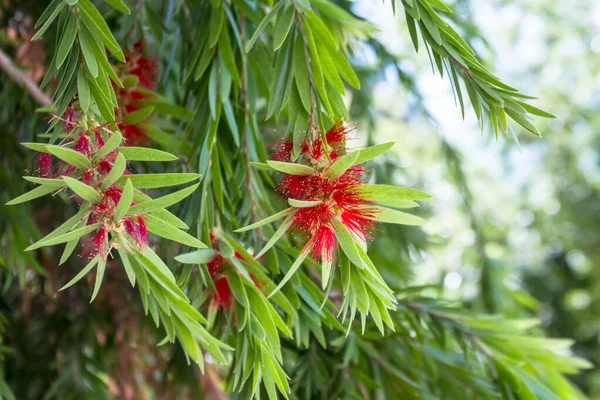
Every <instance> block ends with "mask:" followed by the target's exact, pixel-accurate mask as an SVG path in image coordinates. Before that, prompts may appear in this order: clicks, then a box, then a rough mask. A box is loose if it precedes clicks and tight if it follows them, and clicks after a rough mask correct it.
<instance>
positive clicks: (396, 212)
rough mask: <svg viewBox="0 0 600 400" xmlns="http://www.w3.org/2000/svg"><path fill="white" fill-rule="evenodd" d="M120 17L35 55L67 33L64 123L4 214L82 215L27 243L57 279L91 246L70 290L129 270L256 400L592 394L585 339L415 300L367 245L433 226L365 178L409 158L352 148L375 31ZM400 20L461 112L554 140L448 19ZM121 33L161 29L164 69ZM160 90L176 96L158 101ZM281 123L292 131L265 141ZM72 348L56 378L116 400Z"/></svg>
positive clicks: (266, 17) (156, 317) (63, 11)
mask: <svg viewBox="0 0 600 400" xmlns="http://www.w3.org/2000/svg"><path fill="white" fill-rule="evenodd" d="M105 3H106V4H107V5H108V6H110V7H112V8H114V9H115V10H117V11H119V12H121V13H124V14H125V15H124V16H118V17H116V16H115V14H114V13H113V14H111V15H112V16H114V18H112V17H111V19H110V20H107V21H106V20H105V19H104V17H103V16H102V14H101V12H100V11H99V10H102V7H99V8H97V7H96V6H95V5H94V4H93V3H92V2H91V1H90V0H53V1H52V2H51V3H50V4H49V6H48V7H47V9H46V11H45V12H44V13H43V14H42V15H41V17H40V18H39V20H38V23H37V27H38V28H39V30H38V31H37V33H36V35H35V36H34V39H39V38H41V37H43V36H44V35H45V34H46V32H51V31H50V28H51V27H53V26H55V27H56V38H57V40H56V43H55V51H54V54H53V58H52V60H51V62H50V64H49V70H48V74H47V76H46V78H45V80H44V82H43V85H42V86H45V85H51V84H52V85H55V87H54V97H53V100H54V110H53V111H54V117H53V119H52V121H51V123H50V124H49V125H50V128H49V130H48V131H47V133H46V134H43V135H41V138H44V139H48V140H47V141H45V142H44V143H40V142H32V143H29V142H26V143H24V145H25V147H26V148H28V149H30V150H33V151H36V152H37V153H38V156H37V158H36V166H35V171H33V172H34V176H29V177H26V180H27V181H29V182H31V183H33V184H35V185H36V186H35V188H34V189H33V190H31V191H29V192H27V193H25V194H23V195H20V196H18V197H17V198H15V199H13V200H11V201H9V202H8V203H7V204H8V205H14V204H19V203H24V202H27V201H32V200H35V199H38V198H41V197H42V196H45V195H48V194H52V195H53V196H54V197H60V198H62V199H63V200H65V201H67V203H71V204H74V205H77V206H78V211H77V212H76V213H75V215H73V216H71V217H70V218H69V219H68V220H67V221H66V222H63V223H62V224H61V225H60V226H58V228H56V229H54V230H53V231H52V232H50V233H49V234H47V235H46V236H44V237H43V238H41V239H39V240H37V241H36V242H35V243H33V244H32V245H30V246H29V247H28V248H27V249H26V250H29V251H32V250H38V249H41V248H43V247H49V246H54V245H58V244H64V245H65V248H64V251H63V253H62V256H61V257H60V261H59V264H62V263H66V262H67V260H68V259H69V257H70V256H71V255H72V253H73V252H74V250H75V248H76V247H77V245H78V243H79V242H80V241H83V242H85V246H84V251H83V252H82V256H85V258H86V260H87V264H86V265H85V266H79V267H81V268H80V270H79V272H78V273H77V274H76V276H75V277H74V278H72V279H71V280H70V281H69V282H68V283H67V284H66V285H64V286H63V288H62V289H63V290H66V291H75V290H77V289H76V287H77V285H75V283H78V282H79V281H80V280H82V279H83V278H84V277H86V276H88V274H89V273H90V272H91V271H92V269H94V268H95V271H96V274H95V275H96V278H95V284H94V285H93V289H92V293H91V298H92V300H94V299H96V301H97V299H98V298H99V296H101V294H102V293H101V291H104V290H105V289H104V288H105V287H106V284H107V283H106V281H107V280H108V281H109V282H110V280H109V279H108V278H105V276H106V275H107V274H108V270H109V268H108V265H109V261H110V258H111V257H115V258H116V257H118V259H119V260H120V263H121V264H122V268H118V273H119V274H120V275H122V276H124V277H126V279H127V280H128V281H129V283H130V284H131V285H132V286H135V285H136V284H137V285H138V289H139V293H140V297H141V300H142V301H141V303H142V306H141V308H142V309H143V312H144V313H145V314H146V315H147V314H150V316H151V319H152V321H153V322H154V324H155V325H156V327H157V328H158V327H159V326H162V328H161V329H160V330H159V332H160V333H161V335H162V336H163V337H165V336H166V337H165V338H164V340H163V342H162V343H163V344H164V343H167V342H174V341H175V340H177V341H178V343H179V345H180V346H178V347H176V348H177V349H180V350H175V351H180V353H181V356H180V358H181V359H182V360H185V361H187V362H188V363H189V361H190V360H192V361H194V362H195V363H197V364H198V365H199V367H200V369H201V370H203V368H204V362H205V361H204V354H205V353H208V354H210V356H211V357H207V360H208V361H209V362H210V363H211V364H214V366H216V368H217V369H218V370H219V373H220V374H222V376H223V377H224V381H225V382H224V384H225V386H226V388H227V390H228V391H229V392H232V393H236V394H237V395H239V396H240V397H243V398H253V397H254V398H259V397H260V396H265V395H266V396H267V397H268V398H270V399H275V398H277V396H278V392H279V393H280V394H281V395H283V396H284V397H286V398H287V397H299V396H300V395H304V397H306V398H315V397H325V396H330V397H331V398H337V397H346V396H348V397H351V396H353V397H362V398H369V397H371V396H381V395H383V396H385V397H389V398H395V397H398V396H399V395H402V396H404V397H407V398H431V397H438V398H449V397H454V398H461V397H460V396H461V395H463V394H464V393H465V388H466V393H467V396H468V397H470V398H497V397H498V396H503V397H504V398H507V399H512V398H517V397H518V398H532V396H539V397H544V396H546V397H548V398H552V396H550V394H552V393H561V395H562V394H565V395H569V396H573V397H571V398H577V396H579V394H578V393H577V391H576V390H575V389H573V388H572V386H571V385H570V384H569V383H568V382H567V381H566V380H565V379H564V378H563V376H562V373H572V372H575V371H576V370H577V369H580V368H585V367H588V365H587V363H585V362H583V361H582V360H580V359H578V358H576V357H571V356H567V355H561V354H560V352H561V351H562V352H564V351H566V348H567V347H568V344H569V343H565V342H560V341H554V340H550V339H543V338H540V337H537V336H533V335H529V333H528V332H527V329H528V328H530V323H529V322H526V323H524V322H523V321H516V322H510V321H506V320H502V319H497V318H495V317H494V318H492V317H485V316H477V317H474V316H468V315H466V314H464V313H459V312H458V310H455V309H452V310H451V309H449V308H448V307H446V304H445V303H444V302H443V301H442V300H435V301H433V300H429V299H422V298H407V297H406V296H404V295H403V292H402V289H403V288H404V289H407V288H405V287H404V286H406V284H405V281H404V282H402V280H401V279H397V275H398V274H399V273H398V268H397V265H398V259H397V253H396V256H395V258H392V259H391V260H389V259H387V262H386V258H385V256H384V255H383V253H384V251H382V249H381V246H380V247H379V251H380V252H381V254H377V253H378V252H374V251H370V252H369V251H368V250H369V246H370V245H369V243H370V241H371V240H372V239H373V238H372V237H371V236H378V237H377V239H379V236H380V235H379V234H377V233H376V230H375V226H376V224H379V223H381V222H383V223H387V224H392V225H395V228H382V230H383V231H384V232H393V233H394V235H393V237H391V241H388V242H387V243H388V244H390V245H389V246H388V247H390V248H393V247H394V246H397V244H396V243H395V241H398V242H402V241H403V242H405V243H406V242H410V240H404V239H401V238H403V236H402V235H403V234H406V232H409V231H408V229H409V228H407V227H406V226H414V225H420V224H421V223H423V222H424V220H423V219H422V218H420V217H419V216H417V215H414V214H410V213H407V212H404V211H402V210H404V209H413V211H414V212H415V214H418V213H419V211H418V210H417V207H418V203H417V202H416V201H422V200H427V199H428V198H429V195H427V194H426V193H424V192H422V191H419V190H416V189H411V188H403V187H397V186H393V185H388V184H381V182H379V180H380V179H381V177H380V176H378V175H376V174H374V175H373V177H374V178H373V180H377V181H378V183H371V182H372V181H370V183H367V179H368V178H369V177H367V172H368V169H366V168H365V166H364V165H365V164H366V163H368V164H367V165H369V166H370V165H374V166H377V165H378V164H376V162H374V161H373V160H374V159H375V158H377V157H385V156H384V153H386V152H387V151H388V150H390V148H391V147H392V145H393V143H380V144H376V145H374V146H370V147H364V148H355V147H354V146H352V145H351V140H352V134H353V131H354V129H355V126H354V125H352V124H349V123H347V122H346V121H345V119H347V118H348V116H349V113H348V99H345V98H344V95H345V94H346V89H347V88H346V85H349V86H351V87H353V88H354V89H353V90H354V91H356V92H358V91H359V89H360V87H361V80H360V79H359V75H360V71H358V73H357V71H355V68H354V67H353V65H352V61H353V60H352V58H351V57H350V55H351V54H352V51H353V46H352V43H353V42H354V41H363V42H364V43H367V44H368V43H371V44H373V43H374V39H373V38H372V37H371V36H370V35H371V33H372V32H373V30H374V28H373V27H372V26H371V25H370V24H369V23H367V22H365V21H363V20H361V19H359V18H357V17H355V16H354V15H353V14H352V13H351V12H349V11H348V10H347V9H344V8H343V7H342V6H339V5H337V4H334V3H332V2H329V1H327V0H312V1H306V0H281V1H277V2H269V1H267V2H252V1H248V0H233V1H230V2H224V1H221V0H211V1H210V2H206V1H201V0H184V1H182V2H181V3H180V6H175V2H168V4H166V5H162V4H159V5H158V6H157V9H161V10H162V9H163V7H164V10H165V13H166V15H165V18H164V21H163V19H161V18H159V17H158V15H160V13H157V12H156V10H155V9H153V7H154V6H155V4H154V2H148V3H147V4H146V3H144V4H143V3H142V2H140V3H139V4H138V5H137V6H136V7H135V8H132V9H130V8H129V7H128V6H127V5H126V4H125V3H124V2H123V1H121V0H105ZM402 4H403V6H404V7H405V10H406V15H407V23H408V26H409V31H410V33H411V37H412V39H413V41H414V44H415V47H416V48H418V43H419V42H418V35H417V32H420V34H421V37H422V39H423V41H424V43H425V46H426V48H427V50H428V52H430V55H431V57H433V59H432V60H433V61H432V63H435V65H436V66H437V67H438V69H439V71H440V73H441V74H443V71H444V69H446V70H447V73H448V74H449V75H450V76H451V81H452V83H453V85H454V89H455V91H456V94H457V97H458V100H459V101H460V104H461V107H464V105H463V96H462V92H461V86H460V82H459V78H460V79H461V80H462V83H463V85H464V86H465V88H466V90H467V92H468V96H469V98H470V100H471V102H472V104H473V106H474V108H475V112H476V114H477V116H478V118H479V119H482V116H483V114H484V113H487V114H488V115H489V116H490V119H491V121H492V123H493V126H494V129H495V131H496V133H498V131H499V130H498V127H499V126H500V127H501V128H502V130H503V131H504V132H507V131H510V128H509V126H508V123H507V120H506V119H507V116H508V117H511V118H512V119H513V120H515V121H516V122H517V123H519V124H521V125H523V126H524V127H525V128H527V129H529V130H531V131H532V132H534V133H537V131H536V130H535V128H533V125H531V124H530V123H529V121H528V120H527V118H528V116H529V114H533V115H540V116H545V117H549V116H550V115H549V114H547V113H545V112H543V111H541V110H538V109H536V108H534V107H532V106H530V105H528V104H526V103H524V102H522V101H521V100H519V99H522V98H527V96H522V95H520V94H518V92H517V91H516V90H515V89H513V88H511V87H508V86H507V85H505V84H503V83H502V82H500V81H499V80H498V79H497V78H495V77H493V76H492V75H491V74H490V73H489V72H488V71H487V69H486V68H485V67H484V66H483V65H482V64H481V63H480V62H479V61H478V59H477V57H476V55H475V53H474V52H473V50H472V49H471V48H470V47H469V46H468V45H467V44H466V42H465V41H464V40H463V39H462V38H461V37H460V36H459V35H458V34H457V33H456V32H455V31H454V29H453V28H451V27H450V25H449V24H448V23H446V22H445V21H444V20H443V19H442V18H441V17H440V16H439V15H438V11H436V9H437V10H440V11H442V12H449V11H450V10H449V8H448V7H446V6H445V5H444V4H443V3H442V2H440V1H438V0H435V1H433V0H403V3H402ZM138 17H141V18H142V19H143V20H144V21H146V22H147V24H148V26H149V29H147V31H150V32H151V33H148V32H146V30H144V27H145V25H142V22H140V21H138V20H137V18H138ZM55 21H56V23H55ZM175 21H176V22H177V23H178V24H179V26H178V27H177V28H176V29H171V28H170V27H171V26H172V23H174V22H175ZM113 23H114V24H117V23H121V24H122V25H121V31H120V34H117V35H116V37H118V38H119V41H123V42H127V41H129V40H130V39H131V37H133V36H134V35H140V36H141V37H142V39H143V38H145V37H146V36H145V35H147V36H148V37H149V38H151V39H154V40H155V41H160V43H161V48H163V49H164V48H167V46H171V51H170V52H169V54H168V55H165V54H166V53H167V52H165V54H160V55H159V56H157V58H152V57H151V56H148V54H146V53H145V51H146V47H145V46H146V44H145V43H146V42H145V41H144V40H139V41H136V42H135V44H134V45H133V50H125V51H123V50H122V49H121V47H120V45H119V42H118V41H117V39H116V38H115V36H113V33H112V31H111V28H110V27H111V26H114V25H113ZM417 27H418V30H417ZM130 36H131V37H130ZM373 46H376V45H373ZM380 50H381V51H382V52H383V51H385V49H380ZM161 53H162V52H161ZM113 57H114V59H116V61H117V63H115V65H113V61H114V59H113ZM157 59H158V61H157ZM159 62H164V64H166V69H165V71H164V78H163V80H162V81H161V83H158V79H157V68H158V65H157V63H159ZM177 63H178V64H180V65H179V66H180V68H172V67H173V65H175V64H177ZM164 81H166V82H170V83H171V85H170V86H173V87H171V88H169V89H165V96H166V97H168V98H169V99H170V100H167V98H166V97H163V96H161V95H159V94H158V93H157V92H156V90H157V86H158V90H161V89H164V88H163V87H162V86H161V85H162V82H164ZM173 83H175V84H173ZM171 100H172V101H171ZM174 102H175V103H177V104H181V106H178V105H176V104H174ZM463 112H464V111H463ZM273 128H275V129H278V130H280V131H281V135H282V136H284V137H283V138H281V137H279V138H272V137H270V136H269V133H268V131H272V129H273ZM278 135H280V134H278ZM272 142H275V144H274V145H271V143H272ZM141 144H145V146H141ZM159 147H160V148H163V149H165V150H168V151H163V150H159V149H158V148H159ZM269 149H270V150H269ZM172 153H176V154H177V155H175V154H172ZM150 161H152V162H157V164H158V163H160V164H162V165H161V166H159V165H157V164H154V163H153V164H146V162H150ZM169 164H171V166H168V165H169ZM389 175H391V173H390V174H389ZM384 178H385V176H384ZM386 182H388V183H391V182H390V180H389V179H386ZM183 184H191V186H188V187H185V188H183V189H179V190H177V191H174V192H170V193H166V189H165V188H169V187H173V186H178V185H183ZM155 191H160V192H163V191H164V192H165V193H161V194H162V196H159V197H151V196H150V195H151V194H152V195H153V194H155ZM73 200H75V201H73ZM167 208H170V210H167ZM11 221H12V220H11ZM12 222H13V223H14V221H12ZM274 223H275V224H274ZM271 225H276V227H272V226H271ZM378 226H379V225H378ZM391 229H394V230H393V231H392V230H391ZM247 231H252V232H251V233H245V232H247ZM411 232H412V231H411ZM149 233H150V234H153V235H155V236H157V237H160V238H162V239H166V240H157V239H155V238H153V239H152V240H150V239H149V236H148V234H149ZM382 240H386V239H385V238H383V239H382ZM388 240H390V238H388ZM26 242H27V239H26V238H25V237H19V243H26ZM173 242H175V243H177V244H176V245H174V244H173ZM190 248H192V250H190ZM371 248H372V247H371ZM159 254H160V256H159ZM164 255H169V256H171V255H172V256H174V257H173V258H174V260H175V261H176V262H174V261H171V259H170V257H164ZM25 257H27V256H25ZM163 260H167V261H163ZM117 265H119V264H117ZM319 281H320V282H319ZM103 282H105V283H104V285H103ZM407 290H408V289H407ZM357 311H358V313H357ZM357 314H358V315H357ZM357 317H358V318H357ZM358 319H360V322H359V321H358ZM87 328H88V330H86V332H89V331H90V330H91V328H90V327H87ZM501 333H502V335H501ZM98 347H99V346H97V347H94V349H95V352H97V348H98ZM181 349H182V351H181ZM70 350H71V351H70V352H69V356H68V357H66V358H65V359H64V360H63V362H62V363H61V364H60V366H59V368H60V369H62V370H63V371H65V370H69V368H75V367H73V365H75V366H77V368H79V367H80V366H81V367H82V368H83V370H84V372H83V375H84V378H82V379H83V380H85V381H86V382H88V381H89V382H91V383H90V384H89V385H87V386H86V387H93V388H94V392H95V394H98V395H100V396H105V395H106V393H105V392H108V391H107V390H106V389H107V384H106V382H105V381H103V380H102V379H98V375H97V374H94V370H95V369H97V370H101V368H100V367H97V368H96V364H99V363H96V361H97V360H95V359H94V357H92V356H90V355H89V354H86V353H85V352H82V351H77V349H74V350H73V349H70ZM94 354H96V353H94ZM175 358H176V357H175V356H174V359H175ZM174 363H175V361H174ZM189 370H190V368H188V369H187V370H186V371H189ZM207 370H209V371H210V373H213V372H214V371H215V368H214V367H213V366H211V368H207ZM192 375H193V373H192ZM167 376H168V374H167ZM324 378H327V379H324ZM190 379H191V380H194V379H196V377H195V376H192V377H191V378H190ZM67 380H68V378H63V380H60V381H59V380H57V381H56V382H57V383H56V387H55V388H54V387H53V388H52V390H50V391H49V393H51V394H53V393H71V392H70V391H68V390H66V391H61V389H62V387H63V385H66V383H65V382H66V381H67ZM211 382H212V381H211ZM1 383H2V381H1V380H0V384H1ZM211 384H212V383H211ZM2 389H3V387H2V386H0V390H2Z"/></svg>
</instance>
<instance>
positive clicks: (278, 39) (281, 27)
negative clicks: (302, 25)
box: [273, 5, 296, 51]
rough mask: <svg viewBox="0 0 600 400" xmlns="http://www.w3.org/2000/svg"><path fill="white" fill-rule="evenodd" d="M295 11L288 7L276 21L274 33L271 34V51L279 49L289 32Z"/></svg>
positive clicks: (292, 7)
mask: <svg viewBox="0 0 600 400" xmlns="http://www.w3.org/2000/svg"><path fill="white" fill-rule="evenodd" d="M295 13H296V11H295V8H294V6H293V5H288V7H287V8H286V9H285V11H284V12H283V14H282V15H281V17H279V19H278V20H277V24H276V25H275V33H274V34H273V51H276V50H277V49H279V48H280V47H281V45H282V44H283V42H284V40H285V38H286V37H287V36H288V33H289V32H290V28H291V27H292V23H293V22H294V15H295Z"/></svg>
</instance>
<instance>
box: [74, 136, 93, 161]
mask: <svg viewBox="0 0 600 400" xmlns="http://www.w3.org/2000/svg"><path fill="white" fill-rule="evenodd" d="M74 149H75V150H76V151H78V152H80V153H82V154H85V155H86V156H87V157H89V156H90V154H91V153H92V149H91V147H90V139H89V138H88V137H87V135H86V133H85V132H84V131H81V132H79V137H78V138H77V141H76V142H75V147H74Z"/></svg>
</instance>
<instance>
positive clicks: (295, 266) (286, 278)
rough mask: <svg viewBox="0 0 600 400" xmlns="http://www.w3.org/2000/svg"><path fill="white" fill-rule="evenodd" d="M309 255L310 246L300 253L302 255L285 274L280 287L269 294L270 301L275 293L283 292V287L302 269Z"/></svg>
mask: <svg viewBox="0 0 600 400" xmlns="http://www.w3.org/2000/svg"><path fill="white" fill-rule="evenodd" d="M309 254H310V249H309V248H308V246H306V247H305V248H304V249H303V250H302V252H301V253H300V255H299V256H298V258H297V259H296V261H294V264H292V266H291V267H290V269H289V271H288V272H287V274H285V276H284V277H283V279H282V280H281V282H279V285H277V287H276V288H275V289H273V291H272V292H271V293H270V294H269V296H268V297H267V298H268V299H270V298H271V297H273V295H274V294H275V293H277V292H279V290H281V288H282V287H283V285H285V284H286V283H287V281H289V280H290V279H291V277H292V276H293V275H294V273H295V272H296V271H297V270H298V268H300V266H301V265H302V263H303V262H304V260H305V259H306V257H308V255H309Z"/></svg>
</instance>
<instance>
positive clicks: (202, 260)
mask: <svg viewBox="0 0 600 400" xmlns="http://www.w3.org/2000/svg"><path fill="white" fill-rule="evenodd" d="M217 254H219V253H218V252H217V251H215V250H213V249H200V250H196V251H192V252H191V253H184V254H180V255H178V256H177V257H175V260H176V261H178V262H180V263H182V264H207V263H209V262H211V261H212V259H213V258H215V256H216V255H217Z"/></svg>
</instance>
